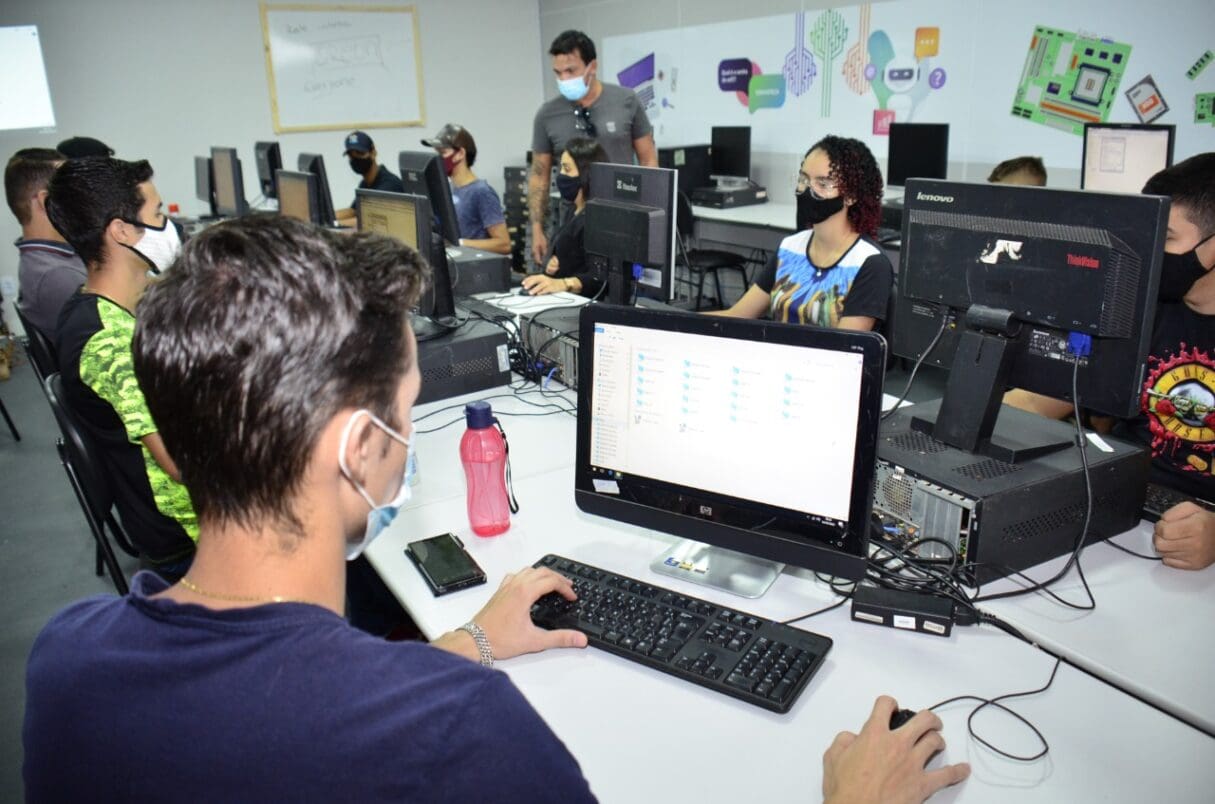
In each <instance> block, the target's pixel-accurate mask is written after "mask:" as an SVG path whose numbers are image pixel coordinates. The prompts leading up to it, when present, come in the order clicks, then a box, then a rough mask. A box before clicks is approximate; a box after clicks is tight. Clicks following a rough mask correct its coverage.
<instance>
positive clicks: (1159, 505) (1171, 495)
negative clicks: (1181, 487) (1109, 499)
mask: <svg viewBox="0 0 1215 804" xmlns="http://www.w3.org/2000/svg"><path fill="white" fill-rule="evenodd" d="M1183 502H1192V503H1194V504H1195V505H1199V506H1202V507H1203V508H1205V509H1207V510H1208V511H1215V503H1212V502H1210V501H1208V500H1203V499H1199V498H1198V497H1191V496H1190V495H1188V494H1185V493H1183V492H1180V491H1177V490H1176V489H1171V488H1169V487H1168V486H1161V485H1159V484H1157V483H1148V484H1147V498H1146V499H1144V501H1143V510H1141V511H1140V512H1139V513H1140V514H1141V515H1142V516H1143V518H1144V519H1146V520H1147V521H1148V522H1156V521H1158V520H1159V519H1160V517H1161V515H1162V514H1164V512H1165V511H1167V510H1169V509H1170V508H1172V507H1173V506H1174V505H1177V504H1178V503H1183Z"/></svg>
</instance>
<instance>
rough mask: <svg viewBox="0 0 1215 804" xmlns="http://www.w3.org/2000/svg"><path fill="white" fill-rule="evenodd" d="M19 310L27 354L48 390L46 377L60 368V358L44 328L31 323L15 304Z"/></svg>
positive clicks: (39, 381) (39, 379)
mask: <svg viewBox="0 0 1215 804" xmlns="http://www.w3.org/2000/svg"><path fill="white" fill-rule="evenodd" d="M13 307H14V308H15V309H16V310H17V320H19V321H20V322H21V328H22V329H24V330H25V337H26V342H25V354H26V356H27V357H29V359H30V365H31V366H33V367H34V373H35V374H36V375H38V383H39V384H40V385H42V386H43V390H44V391H45V390H46V385H45V383H46V378H47V377H49V376H51V375H52V374H54V373H55V372H56V371H58V370H59V358H58V357H56V355H55V347H54V346H53V345H52V344H51V341H50V339H49V338H47V336H46V335H45V334H44V333H43V332H42V330H40V329H38V328H37V327H35V326H34V325H33V324H31V323H30V320H29V319H28V318H26V317H25V313H23V312H21V308H20V307H18V306H17V305H13Z"/></svg>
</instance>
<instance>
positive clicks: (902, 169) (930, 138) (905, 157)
mask: <svg viewBox="0 0 1215 804" xmlns="http://www.w3.org/2000/svg"><path fill="white" fill-rule="evenodd" d="M948 169H949V124H948V123H891V124H890V140H889V143H888V144H887V150H886V184H887V186H890V185H893V186H895V187H903V186H905V185H906V184H907V180H908V179H943V178H945V175H946V173H947V171H948Z"/></svg>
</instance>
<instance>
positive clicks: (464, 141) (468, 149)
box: [451, 126, 477, 167]
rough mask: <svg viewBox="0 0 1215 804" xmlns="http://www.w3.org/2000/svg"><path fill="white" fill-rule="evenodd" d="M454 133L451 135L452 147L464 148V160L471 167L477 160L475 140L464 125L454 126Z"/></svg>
mask: <svg viewBox="0 0 1215 804" xmlns="http://www.w3.org/2000/svg"><path fill="white" fill-rule="evenodd" d="M456 129H457V130H456V135H455V136H454V137H452V140H451V147H452V148H457V149H459V148H463V149H464V162H465V163H466V164H467V165H468V166H469V167H472V166H473V165H474V164H476V162H477V141H476V140H474V139H473V135H472V134H469V133H468V129H466V128H464V126H457V127H456Z"/></svg>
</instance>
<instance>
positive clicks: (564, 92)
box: [557, 70, 591, 102]
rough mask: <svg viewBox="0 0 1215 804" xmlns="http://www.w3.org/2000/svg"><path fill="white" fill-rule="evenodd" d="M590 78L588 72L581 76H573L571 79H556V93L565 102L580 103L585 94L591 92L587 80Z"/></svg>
mask: <svg viewBox="0 0 1215 804" xmlns="http://www.w3.org/2000/svg"><path fill="white" fill-rule="evenodd" d="M589 77H590V71H589V70H588V71H587V72H585V73H583V74H582V75H577V76H574V77H573V78H566V79H560V78H558V79H557V91H558V92H560V93H561V96H562V97H564V98H565V99H566V100H567V101H574V102H577V101H580V100H582V99H583V98H585V97H586V93H588V92H590V91H591V86H590V82H588V81H587V78H589Z"/></svg>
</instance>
